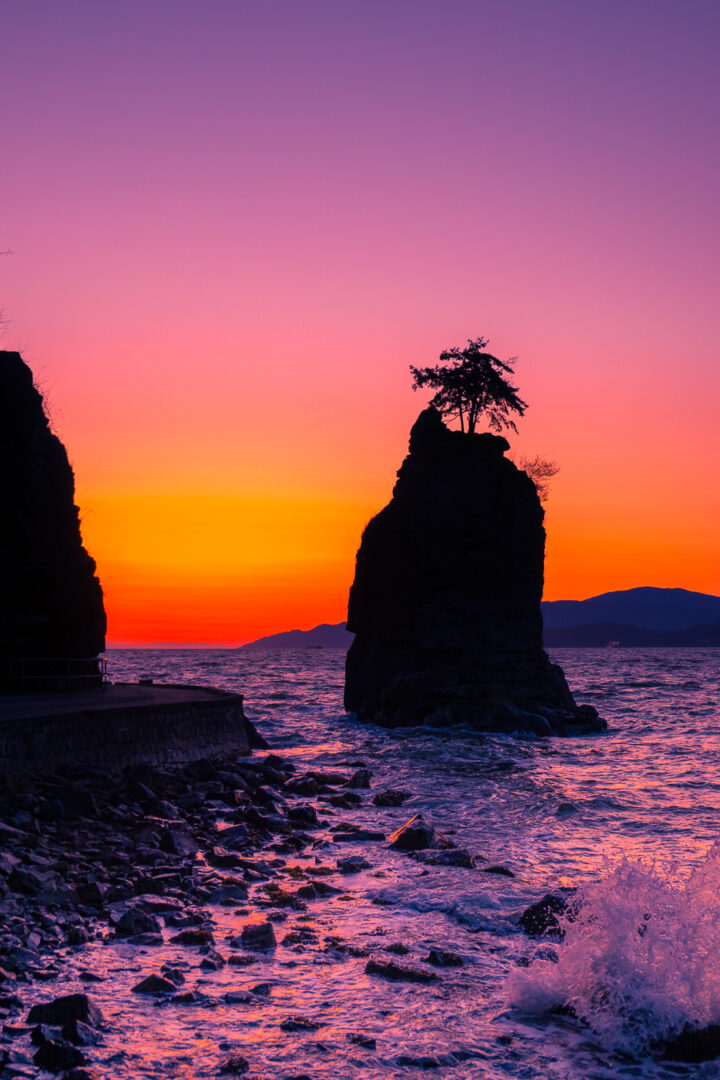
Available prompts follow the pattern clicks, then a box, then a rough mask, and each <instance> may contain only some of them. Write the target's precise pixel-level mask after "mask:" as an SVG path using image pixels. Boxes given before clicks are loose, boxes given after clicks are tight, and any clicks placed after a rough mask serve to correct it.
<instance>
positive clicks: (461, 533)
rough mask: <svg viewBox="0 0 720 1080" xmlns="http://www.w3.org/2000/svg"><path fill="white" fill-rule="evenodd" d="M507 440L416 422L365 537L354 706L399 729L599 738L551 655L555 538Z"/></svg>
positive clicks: (348, 687) (349, 704)
mask: <svg viewBox="0 0 720 1080" xmlns="http://www.w3.org/2000/svg"><path fill="white" fill-rule="evenodd" d="M507 449H509V444H508V443H507V441H506V440H505V439H504V438H502V437H501V436H498V435H491V434H472V435H471V434H466V433H464V432H460V431H450V430H449V429H448V428H446V427H445V425H444V424H443V421H442V418H441V417H440V414H439V413H438V412H437V411H436V410H435V409H432V408H430V409H426V410H425V411H424V412H423V413H421V414H420V417H419V418H418V420H417V422H416V423H415V426H414V427H413V429H412V432H411V435H410V453H409V455H408V456H407V457H406V459H405V461H404V462H403V465H402V467H401V469H400V471H399V473H398V479H397V483H396V485H395V488H394V491H393V497H392V499H391V501H390V503H389V504H388V506H386V507H385V509H384V510H382V511H381V512H380V513H379V514H377V516H376V517H374V518H373V519H372V521H370V523H369V524H368V526H367V527H366V529H365V531H364V533H363V536H362V542H361V544H360V550H359V551H358V553H357V562H356V568H355V580H354V582H353V585H352V588H351V590H350V600H349V608H348V630H350V631H351V632H353V633H354V634H355V640H354V641H353V644H352V645H351V646H350V649H349V651H348V655H347V661H346V672H345V707H346V709H347V710H348V711H351V712H354V713H356V714H357V716H358V718H359V719H361V720H368V721H372V722H374V723H379V724H383V725H385V726H389V727H396V726H400V725H417V724H425V725H428V726H431V727H434V728H450V727H452V726H458V725H461V726H464V727H472V728H477V729H480V730H489V731H501V732H508V733H513V732H531V733H533V734H536V735H551V734H558V735H564V734H575V733H576V732H581V731H583V732H584V731H596V730H600V729H602V728H603V727H604V726H605V725H604V722H603V721H601V720H600V719H599V718H598V716H597V713H595V711H594V710H589V711H588V707H587V706H583V707H581V708H578V706H577V705H576V704H575V701H574V700H573V697H572V694H571V693H570V690H569V688H568V685H567V682H566V681H565V676H564V675H563V672H562V670H561V669H560V668H559V667H557V665H555V664H551V663H550V660H549V659H548V657H547V655H546V653H545V652H544V650H543V646H542V614H541V609H540V600H541V597H542V590H543V564H544V555H545V529H544V527H543V516H544V515H543V509H542V506H541V504H540V500H539V498H538V494H537V491H536V490H535V485H534V484H533V482H532V480H531V479H530V477H529V476H528V475H527V474H526V473H524V472H523V471H522V470H520V469H518V468H517V467H516V466H515V465H514V464H513V463H512V461H510V460H509V459H508V458H506V457H505V451H506V450H507Z"/></svg>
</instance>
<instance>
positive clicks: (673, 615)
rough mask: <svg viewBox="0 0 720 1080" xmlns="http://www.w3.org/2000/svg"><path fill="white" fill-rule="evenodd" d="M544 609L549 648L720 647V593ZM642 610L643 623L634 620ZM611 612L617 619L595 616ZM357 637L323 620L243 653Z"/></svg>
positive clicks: (591, 600) (612, 595)
mask: <svg viewBox="0 0 720 1080" xmlns="http://www.w3.org/2000/svg"><path fill="white" fill-rule="evenodd" d="M542 611H543V622H544V630H545V634H544V642H545V646H546V647H548V648H552V647H561V646H597V645H606V644H607V643H608V641H620V642H621V644H622V643H623V641H624V642H625V643H626V644H628V645H637V646H651V645H658V646H660V645H667V646H677V647H683V646H684V647H694V646H703V645H706V646H713V645H720V596H714V595H713V594H711V593H699V592H693V591H691V590H689V589H679V588H673V589H662V588H657V587H655V586H652V585H641V586H637V587H636V588H633V589H618V590H614V591H612V592H606V593H600V594H598V595H597V596H591V597H588V598H587V599H586V600H544V601H543V602H542ZM638 613H639V614H640V616H641V621H639V620H638V619H637V618H633V615H634V616H637V615H638ZM605 614H611V615H612V616H613V617H609V618H607V617H606V618H602V617H595V618H593V617H592V616H593V615H596V616H602V615H605ZM621 616H622V617H621ZM703 616H707V617H703ZM352 639H353V635H352V634H351V633H349V631H348V630H347V629H346V624H345V623H344V622H341V623H320V624H319V625H318V626H314V627H312V629H310V630H297V629H296V630H284V631H281V632H280V633H277V634H269V635H267V636H266V637H262V638H258V640H257V641H251V642H248V643H247V644H245V645H241V646H239V647H238V651H243V650H248V651H265V650H272V649H347V648H349V646H350V643H351V642H352Z"/></svg>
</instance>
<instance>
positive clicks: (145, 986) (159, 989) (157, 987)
mask: <svg viewBox="0 0 720 1080" xmlns="http://www.w3.org/2000/svg"><path fill="white" fill-rule="evenodd" d="M176 991H177V986H176V985H175V983H174V982H171V980H170V979H166V978H165V977H164V976H162V975H148V976H147V978H145V979H142V980H141V981H140V982H139V983H136V985H135V986H133V988H132V992H133V994H152V995H156V994H174V993H175V992H176Z"/></svg>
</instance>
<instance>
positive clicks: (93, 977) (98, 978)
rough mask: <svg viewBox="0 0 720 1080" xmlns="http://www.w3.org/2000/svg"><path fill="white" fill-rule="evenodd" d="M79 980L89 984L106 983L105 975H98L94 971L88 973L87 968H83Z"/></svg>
mask: <svg viewBox="0 0 720 1080" xmlns="http://www.w3.org/2000/svg"><path fill="white" fill-rule="evenodd" d="M78 978H79V979H82V981H83V982H89V983H95V982H104V981H105V976H104V975H97V974H96V973H95V972H94V971H88V970H87V968H83V970H82V971H81V972H79V973H78Z"/></svg>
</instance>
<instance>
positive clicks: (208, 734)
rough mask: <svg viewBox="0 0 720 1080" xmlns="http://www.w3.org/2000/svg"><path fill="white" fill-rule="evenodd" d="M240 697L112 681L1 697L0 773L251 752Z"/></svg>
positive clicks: (256, 740) (252, 738) (255, 742)
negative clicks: (73, 690)
mask: <svg viewBox="0 0 720 1080" xmlns="http://www.w3.org/2000/svg"><path fill="white" fill-rule="evenodd" d="M262 745H263V741H262V740H261V739H260V737H259V736H258V735H257V732H256V731H255V729H254V727H253V725H252V724H251V723H250V721H249V720H248V719H247V717H246V716H245V714H244V712H243V698H242V695H241V694H232V693H229V692H227V691H224V690H214V689H212V688H208V687H198V686H169V685H164V684H158V685H147V686H146V685H138V684H135V683H115V684H112V685H110V686H108V687H106V688H104V689H102V690H100V689H96V690H86V691H82V692H78V693H65V694H56V695H48V694H42V695H41V694H36V695H28V694H13V695H6V696H3V697H1V698H0V772H5V773H13V772H17V771H18V770H24V771H27V770H52V769H54V768H56V767H57V766H58V765H72V766H77V767H78V768H82V769H101V770H104V771H108V772H114V771H118V770H120V769H122V768H124V767H125V766H126V765H137V764H147V765H153V766H162V765H174V764H184V763H186V762H188V761H193V760H197V759H198V758H201V757H224V756H237V755H243V754H249V753H250V751H251V749H252V748H253V746H262Z"/></svg>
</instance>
